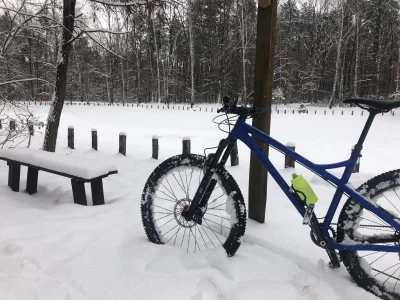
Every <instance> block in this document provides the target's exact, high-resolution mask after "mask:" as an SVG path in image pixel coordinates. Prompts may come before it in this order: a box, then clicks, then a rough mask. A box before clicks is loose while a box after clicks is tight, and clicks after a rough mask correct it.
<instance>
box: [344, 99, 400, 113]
mask: <svg viewBox="0 0 400 300" xmlns="http://www.w3.org/2000/svg"><path fill="white" fill-rule="evenodd" d="M343 103H345V104H355V105H357V106H359V107H361V108H362V109H367V110H370V109H373V110H378V111H389V110H392V109H394V108H398V107H400V100H369V99H346V100H344V101H343Z"/></svg>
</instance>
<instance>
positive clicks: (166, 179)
mask: <svg viewBox="0 0 400 300" xmlns="http://www.w3.org/2000/svg"><path fill="white" fill-rule="evenodd" d="M165 180H166V181H167V183H168V186H169V187H170V189H171V192H172V194H173V195H174V197H175V199H176V200H178V197H177V196H176V195H175V193H174V190H173V189H172V187H171V184H170V183H169V181H168V178H165Z"/></svg>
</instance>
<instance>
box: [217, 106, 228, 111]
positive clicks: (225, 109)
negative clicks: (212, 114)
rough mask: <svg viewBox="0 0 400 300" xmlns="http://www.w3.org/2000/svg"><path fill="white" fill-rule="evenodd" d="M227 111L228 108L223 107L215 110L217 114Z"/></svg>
mask: <svg viewBox="0 0 400 300" xmlns="http://www.w3.org/2000/svg"><path fill="white" fill-rule="evenodd" d="M228 109H229V107H228V106H226V105H225V106H224V107H222V108H220V109H218V110H217V113H222V112H226V111H227V110H228Z"/></svg>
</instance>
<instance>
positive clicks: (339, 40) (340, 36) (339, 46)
mask: <svg viewBox="0 0 400 300" xmlns="http://www.w3.org/2000/svg"><path fill="white" fill-rule="evenodd" d="M338 5H339V6H340V8H339V9H340V20H339V32H338V38H337V48H336V66H335V78H334V79H333V88H332V93H331V97H330V99H329V108H332V106H333V101H334V99H335V96H336V86H337V83H338V79H339V75H340V74H339V71H340V56H341V53H342V39H343V19H344V8H343V2H342V0H339V1H338Z"/></svg>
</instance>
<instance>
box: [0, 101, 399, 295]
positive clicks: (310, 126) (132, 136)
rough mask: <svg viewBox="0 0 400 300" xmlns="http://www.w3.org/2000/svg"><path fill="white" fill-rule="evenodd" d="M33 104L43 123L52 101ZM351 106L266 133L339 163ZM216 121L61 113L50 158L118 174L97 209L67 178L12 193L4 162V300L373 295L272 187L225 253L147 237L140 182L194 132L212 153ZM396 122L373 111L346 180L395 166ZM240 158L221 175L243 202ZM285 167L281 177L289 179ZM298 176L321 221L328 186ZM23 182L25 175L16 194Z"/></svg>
mask: <svg viewBox="0 0 400 300" xmlns="http://www.w3.org/2000/svg"><path fill="white" fill-rule="evenodd" d="M34 109H35V111H36V113H37V114H39V115H41V116H42V118H43V119H45V117H46V115H47V110H48V106H37V107H35V108H34ZM281 109H285V108H284V107H282V108H281ZM319 110H322V111H323V110H324V109H323V108H319ZM351 110H353V109H345V113H344V115H343V116H342V115H340V114H339V113H338V112H339V110H337V111H336V112H335V115H334V116H332V115H331V113H329V112H328V114H327V115H326V116H324V115H323V113H318V114H317V115H314V114H310V115H305V114H302V115H298V114H295V115H291V114H290V115H283V114H279V115H278V114H276V113H274V114H273V117H272V136H274V137H275V138H277V139H278V140H280V141H281V142H283V143H286V142H294V143H295V144H296V148H297V151H298V152H299V153H300V154H303V155H304V156H306V157H307V158H310V159H311V160H312V161H314V162H317V163H322V162H324V163H330V162H335V161H340V160H344V159H346V158H347V157H348V156H349V154H350V150H351V147H352V145H353V144H355V142H356V140H357V138H358V136H359V134H360V132H361V129H362V127H363V125H364V121H365V120H366V114H364V116H361V113H360V111H359V110H355V114H354V116H351V113H350V112H351ZM340 111H341V109H340ZM214 116H215V113H214V114H213V113H211V112H210V111H208V112H205V111H204V109H203V110H202V111H201V112H200V111H199V110H196V111H192V110H190V111H184V112H183V111H182V110H176V109H175V110H156V109H145V108H137V107H134V108H132V107H129V108H127V107H121V106H120V107H84V106H66V107H65V108H64V112H63V117H62V120H61V125H60V130H59V139H58V146H57V152H60V153H71V152H72V153H71V154H72V155H75V156H82V157H88V158H97V159H103V160H104V161H108V162H112V163H113V164H115V165H116V166H117V167H118V170H119V173H118V174H117V175H113V176H110V177H108V178H106V179H105V180H104V189H105V199H106V203H107V205H104V206H97V207H92V206H88V207H84V206H79V205H75V204H73V198H72V191H71V184H70V181H69V180H68V179H66V178H63V177H58V176H55V175H52V174H48V173H40V174H39V187H38V193H37V194H36V195H34V196H29V195H28V194H26V193H25V192H20V193H13V192H11V190H10V189H9V188H8V186H7V175H8V169H7V165H6V163H5V162H1V161H0V195H1V196H0V299H3V300H14V299H18V300H25V299H38V300H54V299H74V300H75V299H96V300H99V299H113V300H116V299H173V300H178V299H185V300H186V299H190V300H208V299H210V300H211V299H245V298H246V299H280V300H286V299H290V300H292V299H310V300H311V299H321V300H322V299H323V300H331V299H332V300H333V299H349V300H350V299H352V300H353V299H376V298H375V297H374V296H372V295H371V294H369V293H367V292H365V291H364V290H362V289H360V288H358V287H357V286H356V285H355V284H354V283H353V282H352V280H351V278H350V276H349V275H348V273H347V271H346V270H345V268H344V267H342V268H340V269H338V270H331V269H329V268H328V266H327V263H328V259H327V256H326V254H325V253H324V251H323V250H322V249H320V248H318V247H316V246H315V245H314V244H313V243H312V242H311V241H310V239H309V229H308V227H306V226H303V225H302V219H301V217H300V216H298V214H297V212H296V211H295V209H294V208H293V207H292V206H291V203H290V202H289V201H287V200H286V198H285V196H284V195H283V193H282V192H281V191H280V190H279V188H278V187H277V185H276V184H275V183H273V182H272V181H270V182H269V191H268V203H267V213H266V224H258V223H256V222H254V221H251V220H249V221H248V226H247V230H246V234H245V238H244V243H243V244H242V246H241V247H240V248H239V250H238V252H237V254H236V255H235V256H234V257H232V258H227V257H226V255H225V253H224V251H223V250H222V249H221V248H219V249H217V250H214V251H211V250H207V251H203V252H200V253H199V252H197V253H195V254H187V253H186V252H185V250H182V249H179V248H173V247H170V246H158V245H154V244H152V243H150V242H148V240H147V238H146V235H145V232H144V230H143V228H142V224H141V217H140V196H141V192H142V188H143V186H144V184H145V181H146V180H147V177H148V176H149V175H150V173H151V172H152V170H153V169H154V168H155V167H156V166H157V164H158V163H160V162H161V161H162V160H164V159H166V158H168V157H170V156H172V155H175V154H178V153H180V152H181V147H182V146H181V139H182V137H185V136H190V137H191V139H192V152H194V153H200V154H202V153H203V149H204V148H206V147H213V146H216V145H217V143H218V141H219V139H221V138H223V137H225V136H226V134H224V133H222V132H220V131H218V128H217V126H216V125H215V124H213V123H212V122H211V119H212V118H213V117H214ZM399 125H400V115H398V116H397V114H395V116H391V115H389V114H388V115H385V116H377V119H376V121H375V123H374V125H373V127H372V129H371V132H370V135H369V136H368V138H367V141H366V143H365V147H364V149H365V150H364V151H363V157H362V159H361V173H360V174H356V175H354V176H353V178H352V180H351V182H352V184H353V185H355V186H358V185H359V184H361V183H362V182H364V181H365V180H367V179H368V178H370V177H372V176H374V175H377V174H379V173H382V172H383V171H387V170H391V169H395V168H399V167H400V163H398V162H400V151H398V149H399V148H400V134H399V132H398V130H397V129H398V128H399V127H398V126H399ZM68 126H74V127H75V137H76V140H75V147H76V150H73V151H72V150H70V149H68V148H67V147H66V145H67V128H68ZM92 128H96V129H97V130H98V139H99V150H100V151H98V152H96V151H93V150H90V148H91V139H90V137H91V129H92ZM121 131H123V132H126V133H127V157H124V156H121V155H119V154H117V153H116V152H117V151H118V134H119V132H121ZM153 135H158V136H160V160H159V161H155V160H153V159H151V158H150V157H151V138H152V136H153ZM41 142H42V135H41V134H36V135H35V136H34V138H33V148H39V147H40V145H41ZM239 155H240V165H239V166H238V167H234V168H232V167H228V170H229V172H231V173H232V174H233V176H234V177H235V179H236V180H237V182H238V183H239V186H240V187H241V189H242V191H243V194H244V196H245V199H246V201H247V187H248V165H249V157H250V155H249V151H248V150H247V149H246V148H245V146H244V145H239ZM271 158H272V161H273V162H274V163H275V164H276V165H277V167H278V168H279V169H282V168H283V163H284V159H283V157H282V156H281V154H279V153H276V152H274V151H272V152H271ZM292 172H293V170H282V173H283V174H284V177H285V178H288V179H289V178H290V176H291V173H292ZM296 172H298V173H301V174H303V175H304V176H305V177H306V178H307V179H309V181H310V183H311V184H312V186H313V188H314V190H315V191H316V193H317V195H318V196H319V198H320V201H319V202H318V203H317V214H318V215H319V216H320V217H322V216H323V212H325V211H326V209H327V207H328V205H329V200H330V199H331V197H332V195H333V189H332V188H331V187H330V186H329V185H327V184H326V183H324V182H322V181H321V180H320V179H318V178H316V177H315V176H313V175H312V174H311V173H310V172H308V171H306V170H304V169H303V168H300V167H299V168H297V170H296ZM333 172H334V173H335V174H339V171H333ZM25 184H26V169H25V168H22V173H21V190H23V187H24V186H25ZM87 193H88V194H90V189H89V188H88V187H87ZM90 199H91V197H90V196H88V200H89V202H90Z"/></svg>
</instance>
